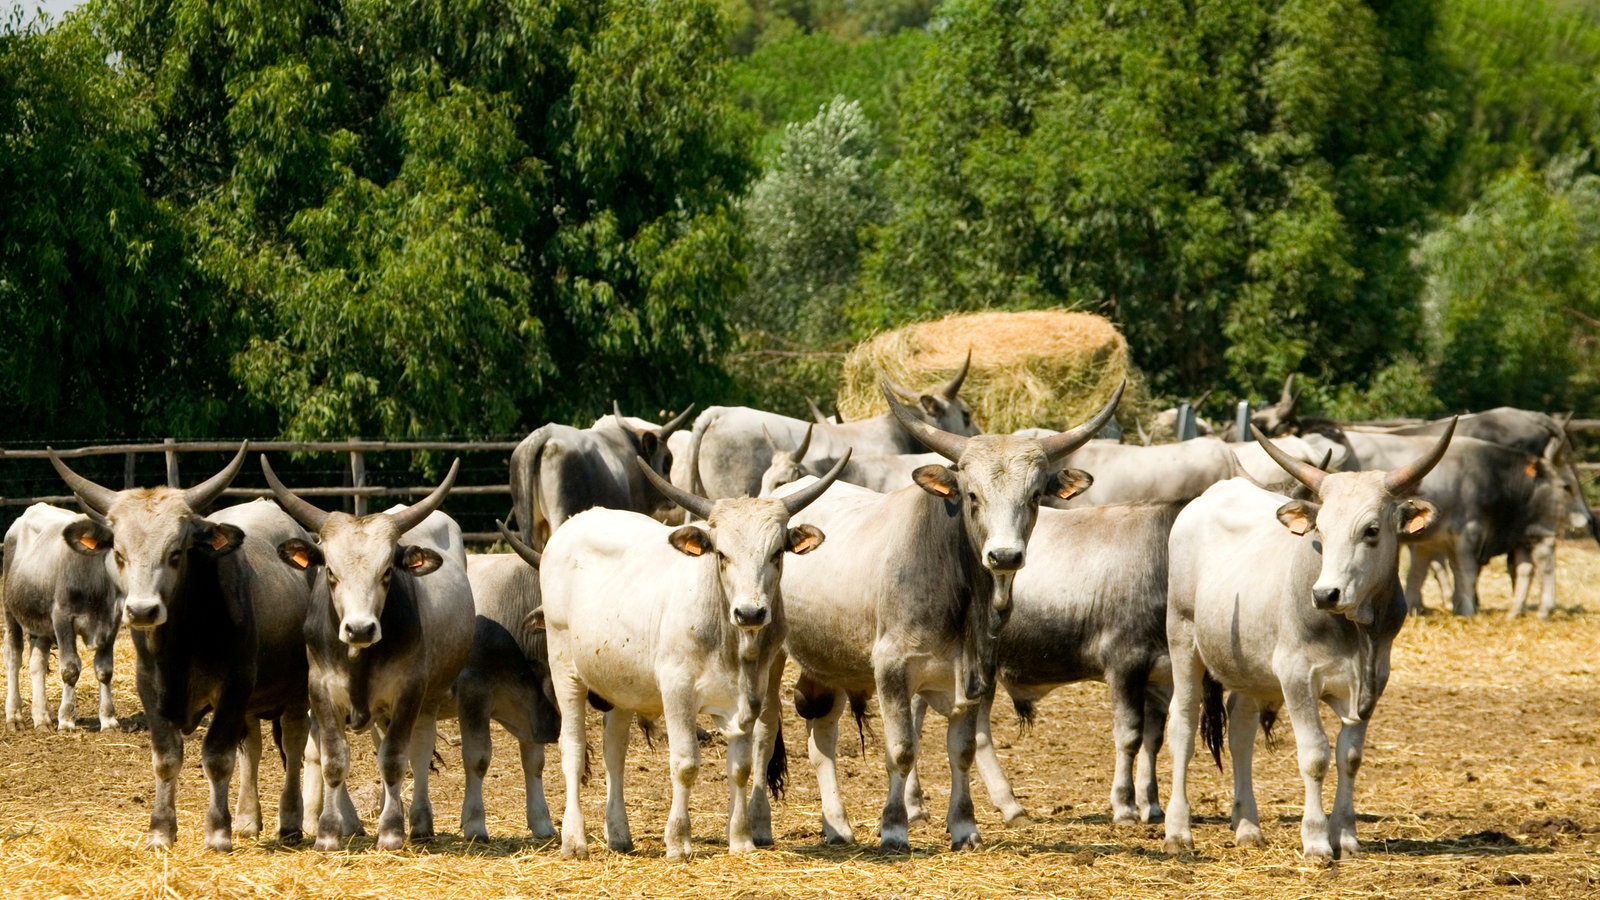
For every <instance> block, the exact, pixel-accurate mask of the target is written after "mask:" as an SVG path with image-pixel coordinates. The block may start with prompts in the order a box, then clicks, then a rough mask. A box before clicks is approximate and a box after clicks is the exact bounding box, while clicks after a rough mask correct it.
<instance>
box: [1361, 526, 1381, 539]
mask: <svg viewBox="0 0 1600 900" xmlns="http://www.w3.org/2000/svg"><path fill="white" fill-rule="evenodd" d="M1361 537H1362V539H1363V540H1366V541H1375V540H1377V539H1378V524H1377V523H1376V522H1374V523H1372V524H1371V525H1368V526H1367V527H1366V529H1365V530H1363V531H1362V532H1361Z"/></svg>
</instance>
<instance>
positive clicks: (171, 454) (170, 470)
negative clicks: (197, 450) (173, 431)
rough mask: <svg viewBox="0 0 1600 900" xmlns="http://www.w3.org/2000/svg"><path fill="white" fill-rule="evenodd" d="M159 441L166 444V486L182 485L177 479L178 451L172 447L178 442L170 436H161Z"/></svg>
mask: <svg viewBox="0 0 1600 900" xmlns="http://www.w3.org/2000/svg"><path fill="white" fill-rule="evenodd" d="M161 443H163V444H165V445H167V450H166V455H167V487H182V486H183V485H182V484H180V483H179V481H178V451H177V450H176V449H174V447H175V446H176V445H177V443H178V442H177V441H176V440H173V439H172V438H163V439H162V441H161Z"/></svg>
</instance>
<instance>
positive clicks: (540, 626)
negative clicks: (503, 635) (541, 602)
mask: <svg viewBox="0 0 1600 900" xmlns="http://www.w3.org/2000/svg"><path fill="white" fill-rule="evenodd" d="M522 627H523V628H524V629H525V630H527V631H543V630H544V607H543V606H537V607H534V609H533V611H532V612H530V613H528V614H527V615H525V616H523V617H522Z"/></svg>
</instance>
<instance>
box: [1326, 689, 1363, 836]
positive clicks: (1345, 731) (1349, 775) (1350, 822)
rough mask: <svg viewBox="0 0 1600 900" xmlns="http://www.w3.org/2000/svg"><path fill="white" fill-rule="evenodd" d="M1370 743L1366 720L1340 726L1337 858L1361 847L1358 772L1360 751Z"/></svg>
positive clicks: (1335, 815)
mask: <svg viewBox="0 0 1600 900" xmlns="http://www.w3.org/2000/svg"><path fill="white" fill-rule="evenodd" d="M1366 743H1367V723H1366V720H1364V719H1363V720H1360V721H1358V722H1357V723H1356V724H1354V725H1343V726H1342V727H1340V729H1339V744H1338V757H1337V759H1336V764H1337V765H1338V769H1339V785H1338V787H1337V788H1336V789H1335V790H1334V793H1333V827H1332V829H1331V830H1332V835H1331V841H1330V843H1331V845H1332V848H1333V855H1334V858H1335V859H1340V858H1344V859H1348V858H1350V857H1353V856H1355V855H1357V854H1358V853H1359V852H1360V851H1361V843H1360V841H1358V840H1356V800H1355V794H1356V773H1357V772H1359V771H1361V754H1362V751H1363V750H1364V749H1365V748H1366Z"/></svg>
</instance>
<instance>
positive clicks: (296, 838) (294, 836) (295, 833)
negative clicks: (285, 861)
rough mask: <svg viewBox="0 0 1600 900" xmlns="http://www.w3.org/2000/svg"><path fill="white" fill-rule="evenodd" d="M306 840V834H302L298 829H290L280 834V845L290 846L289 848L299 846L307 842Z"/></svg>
mask: <svg viewBox="0 0 1600 900" xmlns="http://www.w3.org/2000/svg"><path fill="white" fill-rule="evenodd" d="M305 839H306V836H305V834H304V833H303V832H301V830H300V829H298V828H291V829H289V830H287V831H280V832H278V843H280V844H283V845H285V846H289V847H295V846H299V844H300V842H301V841H303V840H305Z"/></svg>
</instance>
